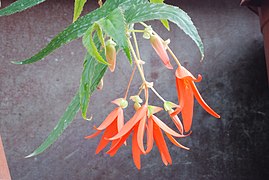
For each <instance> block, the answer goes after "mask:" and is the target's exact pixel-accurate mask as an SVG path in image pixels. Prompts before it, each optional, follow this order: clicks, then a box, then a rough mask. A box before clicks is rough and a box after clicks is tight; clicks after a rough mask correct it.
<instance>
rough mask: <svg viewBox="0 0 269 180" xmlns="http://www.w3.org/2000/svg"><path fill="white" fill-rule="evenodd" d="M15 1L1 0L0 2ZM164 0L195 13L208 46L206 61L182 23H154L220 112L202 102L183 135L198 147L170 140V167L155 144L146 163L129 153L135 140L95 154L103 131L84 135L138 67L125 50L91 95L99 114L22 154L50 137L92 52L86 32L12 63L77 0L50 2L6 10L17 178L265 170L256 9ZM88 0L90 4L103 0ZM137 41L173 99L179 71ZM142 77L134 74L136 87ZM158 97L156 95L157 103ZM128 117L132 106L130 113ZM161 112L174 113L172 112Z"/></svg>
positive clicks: (4, 122)
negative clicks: (34, 58)
mask: <svg viewBox="0 0 269 180" xmlns="http://www.w3.org/2000/svg"><path fill="white" fill-rule="evenodd" d="M10 2H11V1H2V5H3V6H6V5H7V4H8V3H10ZM167 3H170V4H175V5H177V6H180V7H181V8H182V9H183V10H185V11H187V12H188V14H189V15H190V16H191V17H192V19H193V21H194V23H195V25H196V26H197V28H198V30H199V33H200V35H201V37H202V39H203V42H204V45H205V59H204V61H203V62H202V63H200V62H199V60H200V55H199V52H198V49H197V47H196V46H195V44H194V43H193V42H192V41H191V40H190V38H188V37H187V36H186V35H185V34H184V33H183V32H182V31H181V30H180V29H179V28H177V27H176V26H174V25H173V24H171V29H172V31H171V32H167V31H166V30H165V28H163V27H162V26H161V23H160V22H158V21H154V22H151V23H150V24H152V25H153V26H154V28H155V29H156V31H157V32H159V34H160V35H161V36H163V37H164V38H170V39H171V40H172V42H171V48H172V49H173V50H174V51H175V53H176V55H177V56H178V57H179V58H180V59H181V62H182V63H183V64H184V65H185V66H186V67H187V68H188V69H189V70H190V71H191V72H192V73H193V74H194V75H195V76H196V75H197V74H198V73H200V74H202V75H203V81H202V82H201V83H199V84H197V86H198V88H199V90H200V92H201V94H202V96H203V97H204V99H205V100H206V101H207V102H208V104H209V105H210V106H211V107H212V108H213V109H215V110H216V111H217V112H219V113H220V115H221V116H222V118H221V119H220V120H218V119H215V118H213V117H211V116H210V115H209V114H207V113H206V112H205V111H204V110H203V109H202V108H201V107H200V106H199V105H198V104H197V103H196V104H195V110H194V122H193V133H192V135H191V136H190V137H189V138H187V139H184V140H181V142H182V143H183V144H184V145H186V146H188V147H190V148H191V151H185V150H182V149H179V148H177V147H175V146H173V145H172V144H171V143H170V142H168V146H169V150H170V153H171V156H172V158H173V165H172V166H168V167H165V166H164V165H163V163H162V161H161V158H160V155H159V152H158V151H157V148H156V147H155V148H154V149H153V151H152V152H151V153H150V154H148V155H146V156H143V157H142V170H140V171H138V170H137V169H136V168H135V166H134V164H133V162H132V155H131V148H130V146H127V147H122V148H121V149H120V151H119V152H118V153H117V155H116V156H115V157H113V158H110V157H109V156H108V155H106V154H105V151H104V152H101V153H100V154H99V155H95V154H94V152H95V148H96V146H97V143H98V142H99V138H95V139H93V140H84V138H83V137H84V136H85V135H88V134H91V133H92V132H93V130H92V126H93V125H99V124H100V123H101V122H102V120H103V119H104V118H105V116H106V115H107V114H108V113H109V112H110V111H111V110H112V109H113V108H114V107H115V106H113V105H111V104H110V103H109V102H110V101H111V100H113V99H115V98H118V97H121V96H122V94H123V93H124V91H125V87H126V85H127V81H128V78H129V73H130V72H131V68H130V66H128V62H127V60H126V58H124V56H123V55H122V53H121V55H119V58H118V65H117V67H116V72H115V73H113V74H112V73H110V72H107V74H106V76H105V79H104V82H105V83H104V89H103V91H101V92H100V91H99V92H95V93H94V95H93V97H92V99H91V105H90V108H89V111H90V113H89V116H90V115H91V114H92V115H93V121H92V122H88V121H84V120H83V119H82V118H81V116H80V114H79V115H77V116H76V118H75V120H74V122H73V123H72V124H71V126H70V127H69V128H68V129H67V130H66V131H65V132H64V134H63V135H62V136H61V137H60V138H59V140H58V141H57V142H56V143H55V144H54V145H53V146H52V147H51V148H50V149H48V150H47V151H46V152H45V153H43V154H41V155H39V156H37V157H34V158H30V159H24V156H26V155H28V154H30V153H31V152H32V151H33V150H34V149H35V148H36V147H37V146H38V145H39V144H40V143H41V142H42V141H43V140H44V139H45V138H46V137H47V135H48V134H49V132H50V131H51V130H52V129H53V127H54V126H55V124H56V123H57V120H58V118H59V117H60V116H61V115H62V113H63V112H64V110H65V108H66V106H67V104H68V103H69V101H70V100H71V98H72V96H73V95H74V93H75V92H76V89H77V88H78V86H79V80H80V75H81V72H82V64H83V57H84V54H85V50H84V48H83V47H82V45H81V40H80V39H79V40H76V41H74V42H72V43H70V44H69V45H66V46H64V47H62V48H60V49H58V50H57V51H55V52H54V53H53V54H51V55H49V56H48V57H46V58H45V59H44V61H41V62H38V63H35V64H32V65H26V66H25V65H24V66H20V65H13V64H11V63H10V61H11V60H21V59H24V58H27V57H29V56H31V55H33V54H34V53H36V52H37V51H38V50H39V49H40V48H42V47H44V46H45V45H46V44H47V43H48V42H49V41H50V40H51V39H52V38H53V37H54V36H55V35H56V34H57V33H59V32H60V31H61V30H63V29H64V28H65V27H67V26H68V25H69V24H70V23H71V20H72V13H73V8H72V6H73V1H71V0H70V1H66V0H58V1H52V0H51V1H47V2H45V3H43V4H41V5H38V6H36V7H35V8H32V9H31V10H27V11H24V12H22V13H19V14H15V15H12V16H9V17H1V18H0V42H1V43H0V52H1V53H0V62H1V65H0V89H1V90H0V133H1V135H2V139H3V143H4V146H5V151H6V155H7V160H8V163H9V167H10V171H11V176H12V178H13V179H23V180H29V179H166V178H170V179H266V177H267V176H268V170H267V168H266V165H267V164H268V162H267V161H268V160H269V156H268V152H269V148H268V147H269V145H268V140H269V138H268V130H269V122H268V120H269V95H268V94H269V92H268V85H267V77H266V69H265V60H264V50H263V40H262V35H261V33H260V28H259V20H258V17H256V15H255V14H253V13H252V12H251V11H249V10H248V9H247V8H244V7H239V1H234V0H223V1H216V0H203V1H197V0H178V1H170V2H169V1H167ZM86 6H87V7H86V9H85V11H86V12H87V11H89V10H92V9H95V8H96V7H97V3H96V2H95V1H94V2H90V3H87V5H86ZM139 43H140V45H141V50H143V53H142V57H144V58H143V59H144V60H145V61H146V62H147V66H146V71H147V75H146V76H147V79H148V80H151V81H155V87H156V89H157V90H158V91H159V92H160V93H161V94H162V95H163V96H164V97H165V98H166V99H169V100H171V101H176V100H177V96H176V90H175V85H174V76H173V73H172V72H170V71H168V70H167V69H166V68H165V67H163V66H162V64H161V61H160V60H159V58H158V57H157V55H156V54H155V53H154V51H153V50H152V48H151V47H150V44H149V43H148V42H147V41H145V40H142V39H141V38H140V39H139ZM139 82H140V79H139V77H136V78H135V81H134V83H133V85H132V91H131V92H132V93H135V92H137V89H136V88H137V86H138V85H139ZM151 97H152V98H151V104H156V105H158V104H160V101H159V100H158V99H157V98H156V97H155V96H153V95H152V96H151ZM130 116H131V112H129V113H127V114H126V119H127V118H128V117H130ZM159 117H160V118H161V119H167V121H166V122H168V121H169V119H168V117H167V115H165V114H160V115H159ZM168 124H169V125H170V126H171V127H173V126H172V123H171V122H170V123H168Z"/></svg>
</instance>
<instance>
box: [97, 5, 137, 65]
mask: <svg viewBox="0 0 269 180" xmlns="http://www.w3.org/2000/svg"><path fill="white" fill-rule="evenodd" d="M98 24H99V25H100V27H101V29H102V30H103V31H104V32H105V33H106V34H108V35H109V36H111V37H112V38H113V40H114V41H116V43H117V45H118V46H119V47H121V48H122V49H123V51H124V52H125V54H126V56H127V58H128V59H129V61H130V63H132V59H131V53H130V49H129V46H128V41H127V35H126V22H125V18H124V15H123V12H122V9H121V8H116V9H115V10H114V11H112V12H111V13H109V15H108V16H107V17H105V18H103V19H100V20H99V21H98Z"/></svg>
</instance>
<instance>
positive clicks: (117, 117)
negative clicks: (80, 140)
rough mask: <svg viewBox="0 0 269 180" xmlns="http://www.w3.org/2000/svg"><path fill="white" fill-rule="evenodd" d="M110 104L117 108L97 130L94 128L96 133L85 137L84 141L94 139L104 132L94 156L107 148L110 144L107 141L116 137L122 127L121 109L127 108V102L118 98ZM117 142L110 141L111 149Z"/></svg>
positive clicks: (122, 116)
mask: <svg viewBox="0 0 269 180" xmlns="http://www.w3.org/2000/svg"><path fill="white" fill-rule="evenodd" d="M112 103H114V104H116V105H118V106H119V107H117V108H115V109H114V110H113V111H112V112H111V113H110V114H109V115H108V116H107V117H106V119H105V120H104V121H103V122H102V124H101V125H100V126H99V127H98V128H96V127H95V129H96V130H97V132H95V133H94V134H92V135H89V136H86V137H85V138H86V139H90V138H94V137H96V136H98V135H99V134H100V133H101V132H102V131H104V134H103V136H102V138H101V141H100V143H99V145H98V146H97V148H96V151H95V153H96V154H98V153H99V152H100V151H101V150H102V149H104V148H105V147H106V146H107V144H108V143H109V142H110V141H109V140H108V139H109V138H111V137H113V136H114V135H116V134H117V133H118V132H119V131H120V129H121V128H122V127H123V125H124V115H123V108H125V107H126V106H127V101H126V100H124V99H121V98H120V99H116V100H114V101H112ZM118 141H119V140H114V141H112V143H111V147H113V146H114V145H115V144H116V143H117V142H118Z"/></svg>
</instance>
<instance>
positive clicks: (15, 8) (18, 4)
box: [0, 0, 45, 17]
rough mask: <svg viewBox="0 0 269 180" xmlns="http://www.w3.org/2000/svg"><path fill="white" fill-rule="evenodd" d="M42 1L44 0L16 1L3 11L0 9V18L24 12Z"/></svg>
mask: <svg viewBox="0 0 269 180" xmlns="http://www.w3.org/2000/svg"><path fill="white" fill-rule="evenodd" d="M44 1H45V0H17V1H15V2H14V3H12V4H10V5H9V6H7V7H5V8H4V9H1V10H0V17H1V16H7V15H11V14H14V13H17V12H20V11H23V10H26V9H28V8H31V7H33V6H35V5H37V4H40V3H42V2H44ZM0 3H1V2H0Z"/></svg>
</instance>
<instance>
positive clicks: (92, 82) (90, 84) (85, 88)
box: [79, 54, 107, 119]
mask: <svg viewBox="0 0 269 180" xmlns="http://www.w3.org/2000/svg"><path fill="white" fill-rule="evenodd" d="M106 70H107V66H106V65H104V64H100V63H98V62H97V61H95V59H94V58H93V57H92V56H90V55H89V54H87V55H86V57H85V61H84V68H83V72H82V76H81V80H80V87H79V96H80V107H81V112H82V117H83V118H84V119H87V117H86V115H87V109H88V104H89V101H90V96H91V94H92V93H93V91H94V90H95V89H96V87H97V85H98V84H99V82H100V80H101V79H102V77H103V76H104V74H105V72H106Z"/></svg>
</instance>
